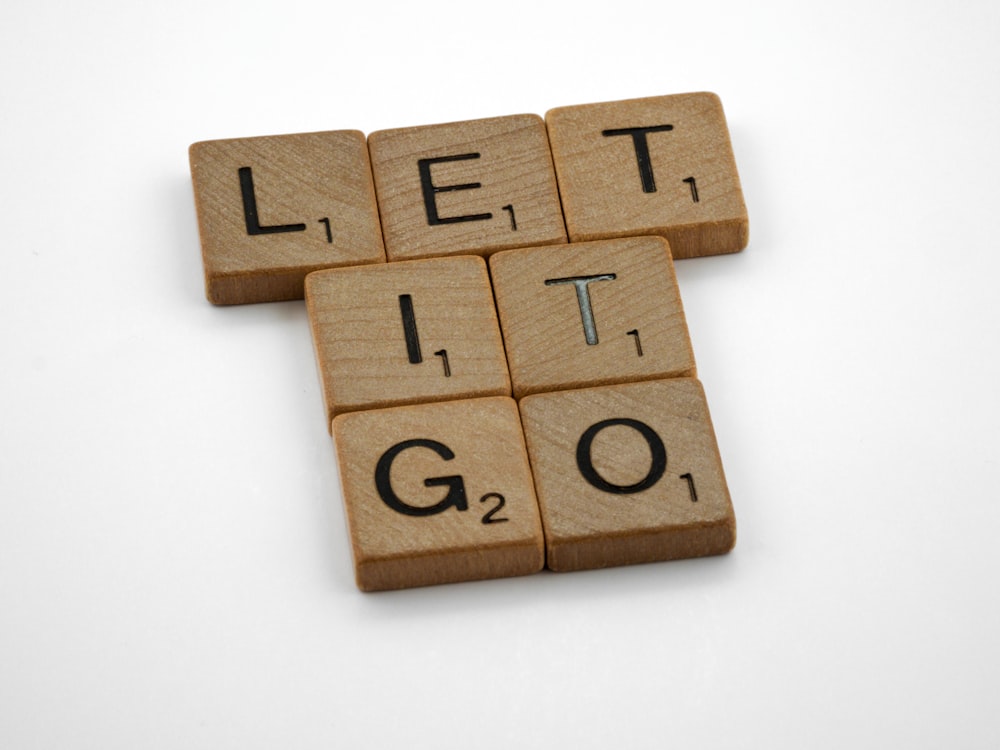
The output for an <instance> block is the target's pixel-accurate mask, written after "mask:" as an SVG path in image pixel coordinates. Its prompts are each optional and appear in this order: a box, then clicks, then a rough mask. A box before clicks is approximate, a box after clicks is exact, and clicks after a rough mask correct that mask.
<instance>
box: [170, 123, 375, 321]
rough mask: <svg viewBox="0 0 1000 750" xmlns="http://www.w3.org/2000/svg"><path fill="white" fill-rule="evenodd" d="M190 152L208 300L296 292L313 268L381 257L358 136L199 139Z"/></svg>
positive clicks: (272, 297)
mask: <svg viewBox="0 0 1000 750" xmlns="http://www.w3.org/2000/svg"><path fill="white" fill-rule="evenodd" d="M189 156H190V161H191V177H192V180H193V183H194V196H195V206H196V208H197V212H198V228H199V231H200V233H201V247H202V259H203V262H204V267H205V291H206V295H207V296H208V299H209V300H210V301H211V302H213V303H214V304H217V305H232V304H243V303H249V302H275V301H278V300H288V299H302V294H303V286H302V285H303V280H304V279H305V277H306V274H308V273H309V272H310V271H315V270H317V269H320V268H334V267H339V266H356V265H362V264H368V263H383V262H385V252H384V250H383V248H382V232H381V227H380V224H379V218H378V207H377V205H376V203H375V190H374V187H373V184H372V177H371V167H370V165H369V162H368V149H367V147H366V145H365V137H364V134H363V133H360V132H358V131H355V130H338V131H330V132H323V133H300V134H294V135H277V136H260V137H256V138H232V139H228V140H217V141H202V142H200V143H195V144H194V145H192V146H191V148H190V150H189Z"/></svg>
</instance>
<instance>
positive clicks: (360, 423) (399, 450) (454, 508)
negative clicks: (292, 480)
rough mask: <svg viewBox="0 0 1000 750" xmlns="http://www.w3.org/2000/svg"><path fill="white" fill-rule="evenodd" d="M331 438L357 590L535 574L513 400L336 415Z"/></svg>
mask: <svg viewBox="0 0 1000 750" xmlns="http://www.w3.org/2000/svg"><path fill="white" fill-rule="evenodd" d="M333 435H334V440H335V442H336V445H337V456H338V460H339V463H340V476H341V483H342V486H343V496H344V505H345V508H346V511H347V523H348V528H349V531H350V535H351V549H352V554H353V558H354V569H355V574H356V578H357V584H358V588H360V589H362V590H363V591H378V590H383V589H400V588H408V587H411V586H426V585H431V584H438V583H450V582H454V581H471V580H477V579H482V578H501V577H506V576H517V575H527V574H529V573H535V572H537V571H539V570H541V568H542V566H543V565H544V556H545V555H544V541H543V538H542V527H541V523H540V521H539V516H538V506H537V503H536V499H535V491H534V485H533V482H532V478H531V470H530V467H529V465H528V458H527V454H526V452H525V447H524V438H523V435H522V433H521V423H520V419H519V417H518V411H517V405H516V404H515V402H514V400H513V399H511V398H487V399H472V400H468V401H450V402H445V403H435V404H420V405H416V406H404V407H397V408H393V409H383V410H377V411H366V412H355V413H351V414H343V415H340V416H338V417H337V418H336V419H334V420H333Z"/></svg>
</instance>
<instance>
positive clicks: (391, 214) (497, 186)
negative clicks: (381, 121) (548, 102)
mask: <svg viewBox="0 0 1000 750" xmlns="http://www.w3.org/2000/svg"><path fill="white" fill-rule="evenodd" d="M368 148H369V151H370V152H371V160H372V170H373V172H374V175H375V189H376V192H377V194H378V203H379V208H380V210H381V212H382V227H383V231H384V235H385V247H386V254H387V257H388V259H389V260H407V259H412V258H426V257H431V256H440V255H465V254H472V255H489V254H490V253H492V252H494V251H496V250H502V249H504V248H511V247H524V246H527V245H544V244H551V243H562V242H565V241H566V228H565V225H564V224H563V217H562V209H561V208H560V204H559V192H558V190H557V188H556V180H555V174H554V172H553V171H552V155H551V153H550V151H549V142H548V137H547V135H546V130H545V123H544V122H543V121H542V119H541V118H540V117H538V115H510V116H507V117H494V118H489V119H483V120H469V121H466V122H455V123H447V124H442V125H424V126H421V127H412V128H399V129H395V130H380V131H377V132H374V133H372V134H371V135H369V136H368Z"/></svg>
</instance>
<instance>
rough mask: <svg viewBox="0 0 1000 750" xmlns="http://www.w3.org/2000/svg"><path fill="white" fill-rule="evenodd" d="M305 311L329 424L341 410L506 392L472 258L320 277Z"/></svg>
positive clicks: (499, 347)
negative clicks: (307, 315) (310, 328)
mask: <svg viewBox="0 0 1000 750" xmlns="http://www.w3.org/2000/svg"><path fill="white" fill-rule="evenodd" d="M306 305H307V308H308V311H309V323H310V325H311V327H312V334H313V343H314V344H315V349H316V361H317V363H318V365H319V373H320V380H321V382H322V385H323V396H324V401H325V404H326V410H327V424H328V425H329V419H330V418H331V417H332V416H333V415H334V414H339V413H341V412H345V411H355V410H358V409H377V408H382V407H386V406H397V405H401V404H412V403H418V402H422V401H445V400H450V399H457V398H472V397H476V396H509V395H510V393H511V391H510V377H509V376H508V374H507V362H506V360H505V358H504V348H503V341H502V339H501V338H500V329H499V326H498V325H497V318H496V309H495V307H494V305H493V295H492V292H491V290H490V280H489V275H488V274H487V271H486V262H485V261H484V260H483V259H482V258H480V257H478V256H462V257H454V258H431V259H427V260H417V261H406V262H400V263H388V264H382V265H374V266H362V267H358V268H341V269H332V270H328V271H319V272H317V273H314V274H310V275H309V277H308V278H307V279H306Z"/></svg>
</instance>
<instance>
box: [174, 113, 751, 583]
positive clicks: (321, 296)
mask: <svg viewBox="0 0 1000 750" xmlns="http://www.w3.org/2000/svg"><path fill="white" fill-rule="evenodd" d="M190 158H191V170H192V176H193V181H194V190H195V200H196V206H197V210H198V217H199V227H200V231H201V238H202V254H203V260H204V267H205V280H206V292H207V296H208V298H209V299H210V300H211V301H212V302H214V303H217V304H239V303H248V302H262V301H276V300H283V299H299V298H303V297H304V298H305V299H306V304H307V307H308V312H309V321H310V325H311V328H312V334H313V341H314V344H315V351H316V360H317V364H318V369H319V374H320V381H321V384H322V392H323V399H324V406H325V412H326V421H327V424H328V426H329V427H330V430H331V432H332V435H333V437H334V441H335V444H336V453H337V458H338V461H339V464H340V471H341V481H342V486H343V495H344V503H345V509H346V513H347V518H348V528H349V530H350V536H351V548H352V554H353V559H354V566H355V572H356V579H357V583H358V586H359V588H361V589H362V590H366V591H373V590H383V589H395V588H406V587H411V586H422V585H429V584H437V583H447V582H453V581H465V580H475V579H482V578H494V577H503V576H514V575H525V574H529V573H533V572H537V571H539V570H541V569H542V568H543V567H545V566H547V567H549V568H550V569H552V570H559V571H568V570H580V569H587V568H599V567H606V566H611V565H623V564H631V563H639V562H651V561H657V560H670V559H676V558H682V557H695V556H702V555H713V554H721V553H725V552H727V551H728V550H730V549H731V548H732V546H733V544H734V543H735V518H734V515H733V509H732V504H731V501H730V497H729V492H728V489H727V487H726V481H725V476H724V473H723V468H722V462H721V459H720V457H719V452H718V448H717V444H716V439H715V435H714V432H713V428H712V423H711V418H710V416H709V412H708V406H707V403H706V399H705V395H704V392H703V389H702V387H701V384H700V383H699V381H698V380H697V379H696V374H697V373H696V368H695V362H694V355H693V351H692V347H691V342H690V338H689V335H688V330H687V324H686V322H685V318H684V311H683V306H682V303H681V298H680V294H679V291H678V288H677V280H676V277H675V274H674V269H673V259H674V258H676V257H697V256H701V255H707V254H717V253H727V252H736V251H738V250H740V249H742V248H743V247H745V245H746V243H747V236H748V230H747V227H748V222H747V212H746V207H745V205H744V202H743V197H742V192H741V189H740V184H739V177H738V175H737V172H736V166H735V161H734V159H733V154H732V148H731V146H730V142H729V135H728V130H727V127H726V123H725V118H724V116H723V113H722V107H721V104H720V103H719V100H718V97H716V96H715V95H713V94H705V93H701V94H681V95H674V96H660V97H651V98H646V99H636V100H628V101H622V102H611V103H604V104H587V105H579V106H574V107H564V108H559V109H554V110H551V111H549V112H548V113H547V114H546V117H545V119H544V120H543V119H542V118H540V117H538V116H536V115H513V116H508V117H497V118H490V119H485V120H475V121H468V122H461V123H449V124H444V125H430V126H422V127H414V128H401V129H394V130H384V131H379V132H375V133H372V134H370V135H369V136H368V137H367V139H366V138H365V136H364V135H363V134H362V133H360V132H357V131H334V132H326V133H311V134H298V135H288V136H269V137H259V138H245V139H230V140H225V141H207V142H202V143H196V144H194V145H193V146H192V147H191V150H190Z"/></svg>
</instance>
